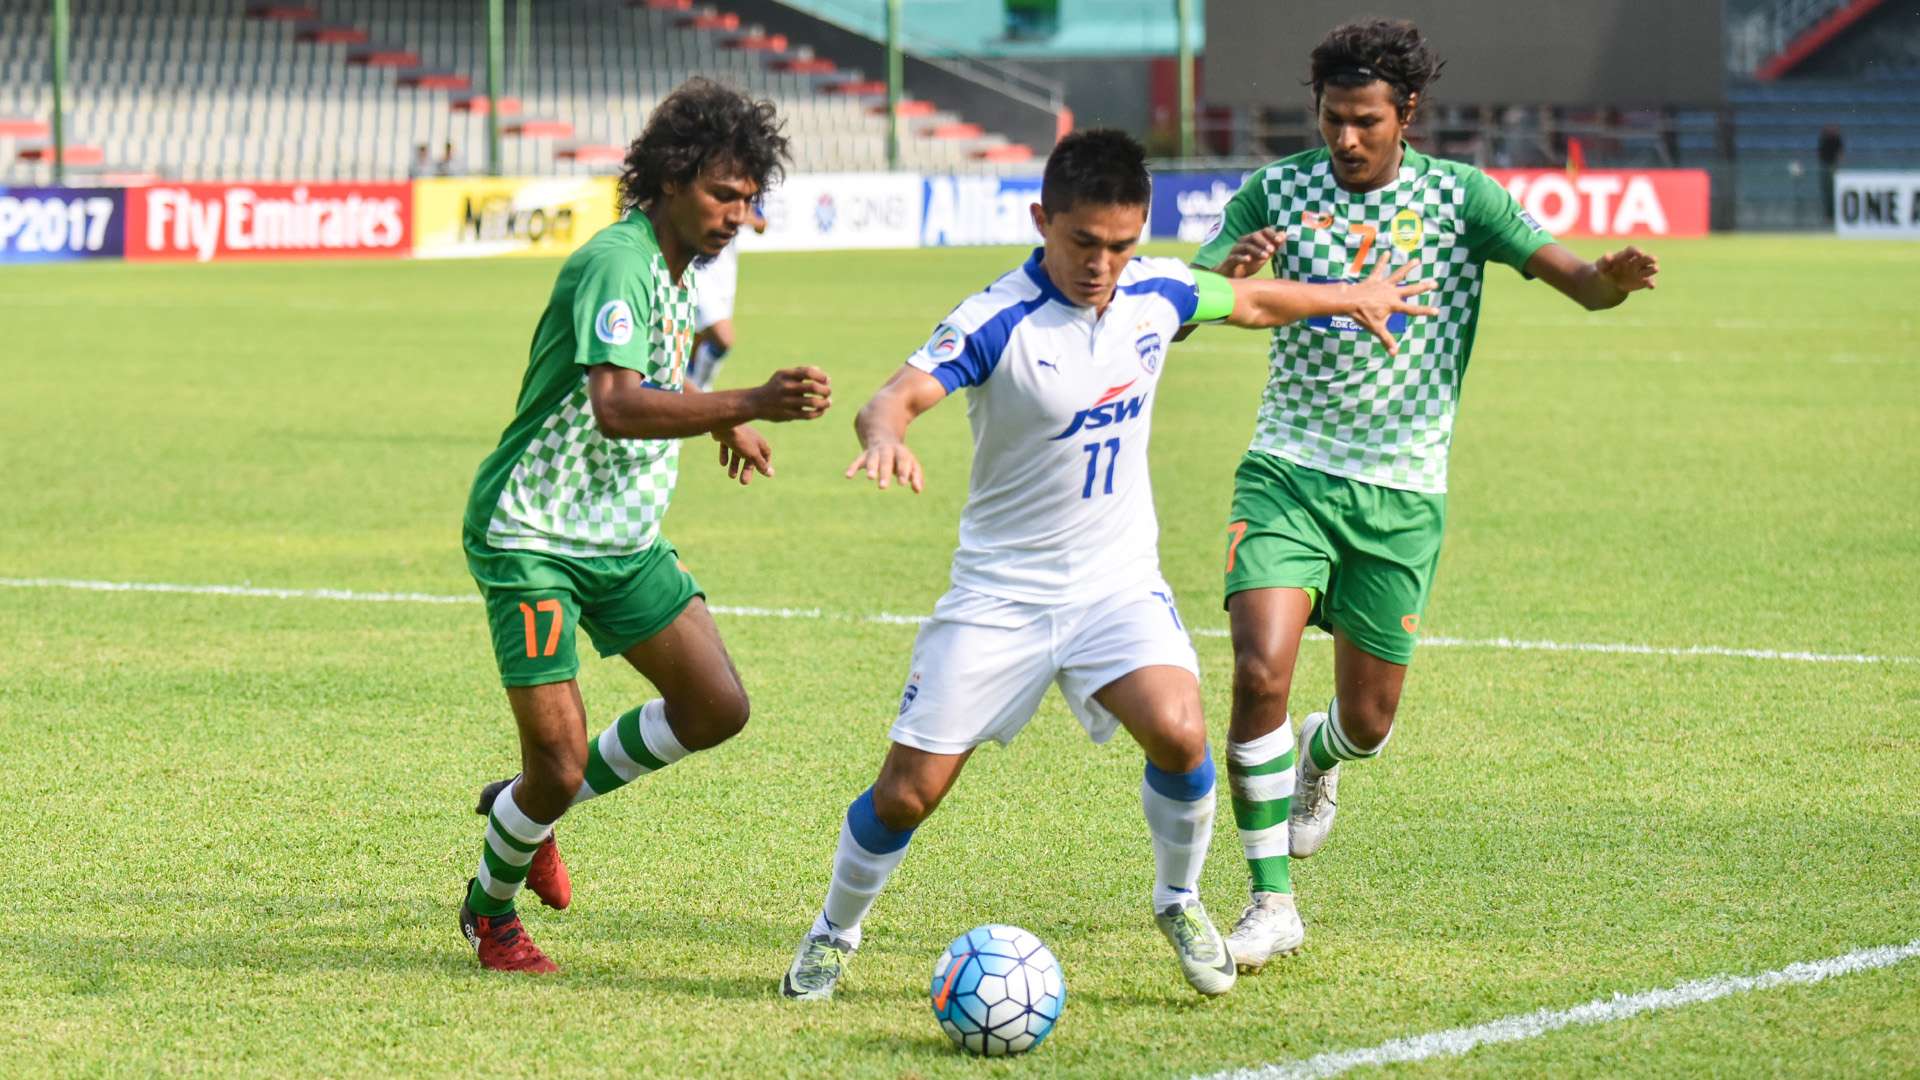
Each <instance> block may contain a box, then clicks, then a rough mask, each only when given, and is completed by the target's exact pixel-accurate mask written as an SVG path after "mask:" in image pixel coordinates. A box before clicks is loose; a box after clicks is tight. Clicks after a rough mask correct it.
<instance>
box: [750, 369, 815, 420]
mask: <svg viewBox="0 0 1920 1080" xmlns="http://www.w3.org/2000/svg"><path fill="white" fill-rule="evenodd" d="M753 393H754V396H755V405H756V408H755V409H754V415H755V416H757V417H759V418H760V419H762V420H772V421H775V422H782V421H787V420H812V419H815V418H817V417H818V416H819V415H820V414H821V413H824V412H826V411H827V407H828V406H829V405H831V404H833V387H832V382H831V380H829V379H828V378H827V373H826V372H824V371H821V370H820V369H819V368H817V367H792V368H782V369H780V370H779V371H776V372H774V373H773V378H771V379H768V380H767V381H766V385H764V386H760V387H756V388H755V389H754V391H753Z"/></svg>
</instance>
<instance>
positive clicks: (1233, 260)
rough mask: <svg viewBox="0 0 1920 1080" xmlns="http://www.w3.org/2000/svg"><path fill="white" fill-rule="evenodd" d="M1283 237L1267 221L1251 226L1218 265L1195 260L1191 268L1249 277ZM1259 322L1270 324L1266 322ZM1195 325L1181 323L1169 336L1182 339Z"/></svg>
mask: <svg viewBox="0 0 1920 1080" xmlns="http://www.w3.org/2000/svg"><path fill="white" fill-rule="evenodd" d="M1286 238H1287V234H1286V233H1284V232H1282V231H1280V230H1279V229H1276V228H1274V227H1273V226H1271V225H1269V226H1267V227H1266V228H1262V229H1254V230H1253V231H1252V232H1249V233H1246V234H1245V235H1243V236H1241V237H1240V239H1238V240H1236V241H1234V244H1233V250H1232V251H1229V252H1227V257H1226V258H1224V259H1221V260H1220V264H1219V265H1218V266H1201V265H1200V264H1199V263H1194V264H1192V265H1193V268H1194V269H1195V270H1207V271H1211V272H1212V273H1215V274H1219V275H1220V276H1221V277H1224V278H1228V279H1230V280H1234V281H1239V280H1243V279H1246V278H1250V277H1252V276H1253V275H1255V274H1257V273H1259V272H1260V268H1261V267H1263V266H1265V265H1267V263H1268V262H1269V261H1270V260H1271V259H1272V258H1273V256H1274V254H1275V253H1276V252H1278V251H1279V250H1280V242H1281V241H1282V240H1285V239H1286ZM1227 321H1228V322H1229V323H1232V324H1233V325H1235V326H1240V325H1243V324H1241V323H1234V322H1233V320H1231V319H1229V320H1227ZM1262 325H1274V324H1271V323H1267V324H1262ZM1195 329H1196V328H1195V327H1193V326H1183V327H1181V328H1180V330H1179V332H1178V333H1176V334H1174V335H1173V340H1174V341H1176V342H1181V341H1185V340H1187V337H1188V336H1189V335H1191V334H1192V333H1193V331H1194V330H1195Z"/></svg>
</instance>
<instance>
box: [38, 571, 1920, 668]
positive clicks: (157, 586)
mask: <svg viewBox="0 0 1920 1080" xmlns="http://www.w3.org/2000/svg"><path fill="white" fill-rule="evenodd" d="M0 587H3V588H11V589H77V590H82V591H87V592H138V593H185V594H188V595H193V596H238V597H248V598H253V599H266V600H338V601H346V602H351V603H368V604H477V603H479V602H480V597H479V596H478V595H454V596H450V595H447V594H445V593H420V592H358V591H355V590H352V589H272V588H262V587H259V586H253V585H182V584H175V583H170V582H164V581H88V580H84V579H80V578H14V577H0ZM713 613H714V614H716V615H731V616H734V617H736V618H748V619H829V620H844V621H848V622H865V623H881V624H886V625H896V626H917V625H919V624H920V623H921V622H923V621H924V618H923V617H922V616H919V615H898V614H894V613H892V612H885V611H882V612H876V613H874V614H870V615H859V614H842V613H839V612H832V611H826V610H824V609H821V608H793V607H741V606H735V605H730V604H715V605H713ZM1191 632H1192V633H1193V634H1194V635H1195V636H1197V637H1212V638H1223V637H1226V636H1227V631H1225V630H1223V629H1220V628H1218V627H1211V626H1203V627H1194V628H1192V630H1191ZM1310 636H1312V637H1313V638H1315V639H1318V640H1325V639H1326V635H1324V634H1320V633H1318V632H1317V631H1316V632H1314V633H1313V634H1312V635H1310ZM1420 644H1421V646H1422V647H1425V648H1435V649H1449V648H1451V649H1504V650H1508V651H1513V652H1579V653H1616V654H1624V655H1629V656H1683V657H1684V656H1724V657H1732V658H1734V659H1740V660H1784V661H1792V662H1798V663H1808V664H1915V663H1920V656H1876V655H1873V654H1870V653H1817V652H1806V651H1802V650H1797V649H1738V648H1733V647H1730V646H1726V645H1686V646H1668V645H1636V644H1632V643H1625V642H1604V641H1533V640H1525V639H1521V638H1509V637H1494V638H1458V637H1439V636H1435V637H1423V638H1421V639H1420Z"/></svg>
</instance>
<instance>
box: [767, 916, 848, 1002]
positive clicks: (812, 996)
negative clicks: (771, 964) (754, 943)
mask: <svg viewBox="0 0 1920 1080" xmlns="http://www.w3.org/2000/svg"><path fill="white" fill-rule="evenodd" d="M852 955H853V946H851V945H849V944H847V943H846V942H844V941H841V940H840V939H839V938H836V937H833V936H831V935H829V934H814V933H809V934H808V935H807V936H806V937H805V938H802V939H801V941H800V948H799V949H797V950H795V952H794V954H793V965H792V966H791V967H789V968H787V975H786V978H784V979H781V980H780V993H781V994H783V995H785V996H786V997H790V998H793V999H795V1000H797V1001H827V1000H829V999H831V998H832V997H833V988H834V987H836V986H838V985H840V976H841V975H843V974H845V973H846V970H847V958H848V957H850V956H852Z"/></svg>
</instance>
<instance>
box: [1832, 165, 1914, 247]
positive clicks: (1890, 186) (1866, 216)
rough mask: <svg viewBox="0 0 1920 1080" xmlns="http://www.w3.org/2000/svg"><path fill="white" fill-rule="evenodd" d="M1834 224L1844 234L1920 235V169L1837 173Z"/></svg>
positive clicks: (1834, 184)
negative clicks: (1915, 170) (1919, 170)
mask: <svg viewBox="0 0 1920 1080" xmlns="http://www.w3.org/2000/svg"><path fill="white" fill-rule="evenodd" d="M1833 228H1834V231H1835V232H1837V233H1839V234H1840V235H1841V236H1851V237H1876V236H1877V237H1887V238H1903V237H1904V238H1906V239H1909V240H1912V239H1920V172H1869V171H1865V170H1860V169H1842V170H1840V171H1839V172H1837V173H1835V174H1834V177H1833Z"/></svg>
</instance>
